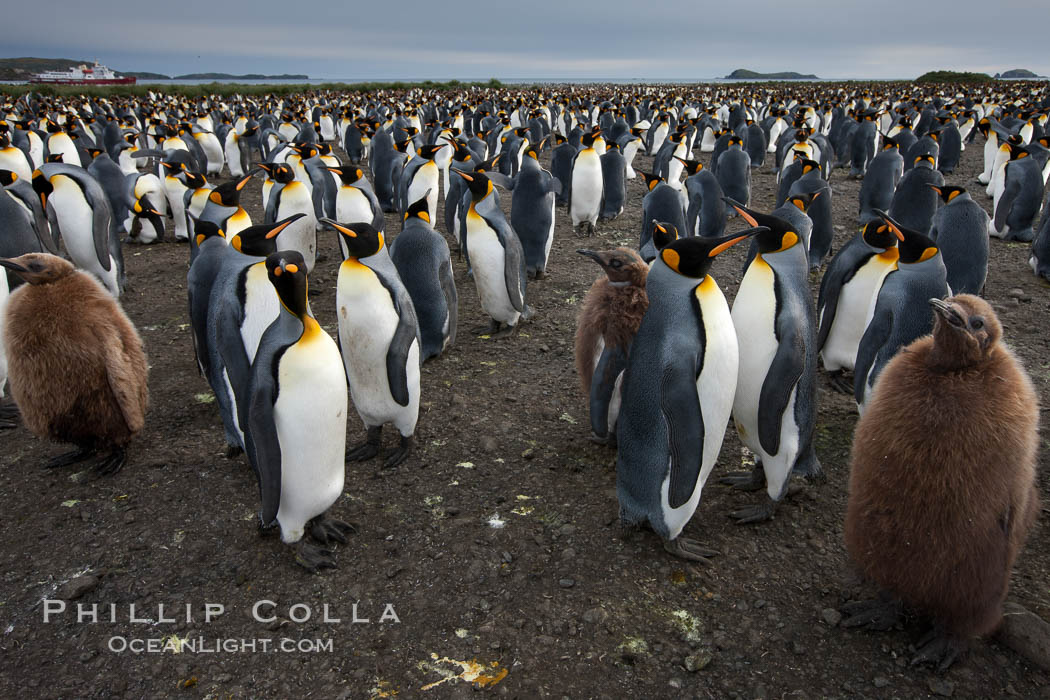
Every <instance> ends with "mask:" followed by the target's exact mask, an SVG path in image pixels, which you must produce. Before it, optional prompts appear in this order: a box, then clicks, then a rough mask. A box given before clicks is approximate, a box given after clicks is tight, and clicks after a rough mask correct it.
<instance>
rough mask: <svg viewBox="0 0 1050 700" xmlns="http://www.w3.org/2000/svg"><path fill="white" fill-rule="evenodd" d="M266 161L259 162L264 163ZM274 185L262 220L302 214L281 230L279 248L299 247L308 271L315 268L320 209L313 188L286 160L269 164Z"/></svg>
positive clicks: (261, 165)
mask: <svg viewBox="0 0 1050 700" xmlns="http://www.w3.org/2000/svg"><path fill="white" fill-rule="evenodd" d="M265 166H266V164H260V167H265ZM269 172H270V176H271V177H272V178H273V179H274V186H273V187H272V188H271V189H270V196H269V198H268V199H267V201H266V211H265V213H264V214H263V222H264V223H267V224H272V223H274V222H276V221H281V220H283V219H287V218H288V217H290V216H292V215H294V214H303V217H302V218H300V219H298V220H297V221H296V222H295V223H294V224H292V225H291V226H289V227H288V228H286V229H285V230H284V231H282V232H281V235H280V238H279V239H278V240H277V247H278V249H280V250H297V251H299V252H300V253H302V256H303V260H305V261H306V271H307V274H309V273H311V272H313V269H314V265H315V264H316V262H317V225H318V219H317V210H316V208H315V207H314V201H313V196H312V193H311V191H310V188H309V187H307V186H306V184H305V183H304V182H302V181H301V180H299V179H298V178H297V177H296V176H295V173H294V171H293V170H292V168H291V166H289V165H286V164H284V163H282V164H280V165H271V166H270V170H269Z"/></svg>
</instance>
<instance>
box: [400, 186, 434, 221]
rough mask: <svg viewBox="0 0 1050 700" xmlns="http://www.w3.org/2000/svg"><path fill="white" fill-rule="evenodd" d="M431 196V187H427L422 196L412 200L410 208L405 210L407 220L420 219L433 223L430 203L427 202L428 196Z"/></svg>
mask: <svg viewBox="0 0 1050 700" xmlns="http://www.w3.org/2000/svg"><path fill="white" fill-rule="evenodd" d="M429 196H430V189H427V191H426V192H424V193H423V196H422V197H420V198H419V199H417V200H416V201H414V202H412V204H411V205H410V206H409V207H408V209H406V210H405V221H408V220H409V219H419V220H421V221H425V222H426V223H428V224H431V225H433V223H434V222H432V221H431V220H430V204H429V203H428V202H427V197H429Z"/></svg>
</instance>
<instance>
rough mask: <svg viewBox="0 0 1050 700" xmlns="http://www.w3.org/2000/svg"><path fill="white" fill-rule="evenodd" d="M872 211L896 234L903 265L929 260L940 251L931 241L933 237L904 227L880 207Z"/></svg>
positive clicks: (900, 260) (900, 259)
mask: <svg viewBox="0 0 1050 700" xmlns="http://www.w3.org/2000/svg"><path fill="white" fill-rule="evenodd" d="M874 212H875V213H876V214H878V216H879V217H880V218H881V219H882V220H883V222H885V223H886V224H887V225H888V226H889V227H890V229H891V230H892V231H893V233H894V234H896V235H897V238H898V240H900V244H899V245H898V246H897V248H898V249H899V250H900V258H899V262H900V263H901V264H904V265H911V264H914V263H921V262H925V261H927V260H929V259H930V258H932V257H934V256H935V255H937V253H938V252H940V251H939V250H938V249H937V244H936V243H934V242H933V239H932V238H930V237H929V236H927V235H925V234H922V233H919V232H918V231H913V230H912V229H909V228H904V227H903V226H901V225H900V224H899V223H898V222H897V221H895V220H894V219H893V217H891V216H890V215H889V214H887V213H886V212H884V211H882V210H881V209H875V210H874Z"/></svg>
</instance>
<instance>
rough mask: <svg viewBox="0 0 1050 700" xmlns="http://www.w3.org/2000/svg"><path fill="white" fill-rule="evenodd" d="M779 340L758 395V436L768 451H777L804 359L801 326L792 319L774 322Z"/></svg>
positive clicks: (804, 349) (771, 452)
mask: <svg viewBox="0 0 1050 700" xmlns="http://www.w3.org/2000/svg"><path fill="white" fill-rule="evenodd" d="M777 326H778V328H777V330H778V331H780V332H779V333H778V335H779V336H780V342H779V343H778V344H777V351H776V354H775V355H773V362H771V363H770V365H769V371H768V372H767V373H766V378H765V379H764V380H763V381H762V391H761V392H760V393H759V399H758V440H759V444H761V445H762V449H763V450H765V451H766V452H767V453H769V454H771V455H775V454H777V452H779V451H780V424H781V422H782V420H783V415H784V412H785V411H786V410H787V406H788V401H790V400H791V393H792V392H793V391H794V389H795V386H796V385H797V384H798V380H799V379H800V378H801V377H802V370H803V368H804V367H805V363H806V346H805V342H804V341H803V338H802V329H800V328H799V325H798V323H797V322H795V321H794V320H793V319H785V322H782V323H778V324H777Z"/></svg>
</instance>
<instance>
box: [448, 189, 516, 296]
mask: <svg viewBox="0 0 1050 700" xmlns="http://www.w3.org/2000/svg"><path fill="white" fill-rule="evenodd" d="M485 201H489V200H488V199H486V200H485ZM492 206H493V207H497V208H498V205H496V204H495V203H494V202H493V204H492ZM474 210H475V211H477V212H478V214H479V215H480V216H481V217H482V218H483V219H485V223H487V224H488V225H489V227H490V228H491V229H492V230H493V231H495V232H496V236H497V238H499V243H500V245H501V246H503V250H504V256H505V257H504V264H503V277H504V279H505V280H506V284H507V296H508V297H510V303H511V306H513V307H514V309H515V310H516V311H518V312H520V313H524V311H525V282H526V277H525V251H524V250H522V248H521V240H519V239H518V236H517V234H516V233H514V229H513V228H511V226H510V224H509V223H507V221H506V219H503V220H500V219H498V218H496V216H493V215H491V214H489V213H488V212H487V211H486V212H482V211H480V210H479V209H478V208H477V207H475V209H474ZM500 215H502V211H500ZM463 226H464V228H463V230H464V231H466V217H465V216H464V222H463ZM468 263H469V259H468Z"/></svg>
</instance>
